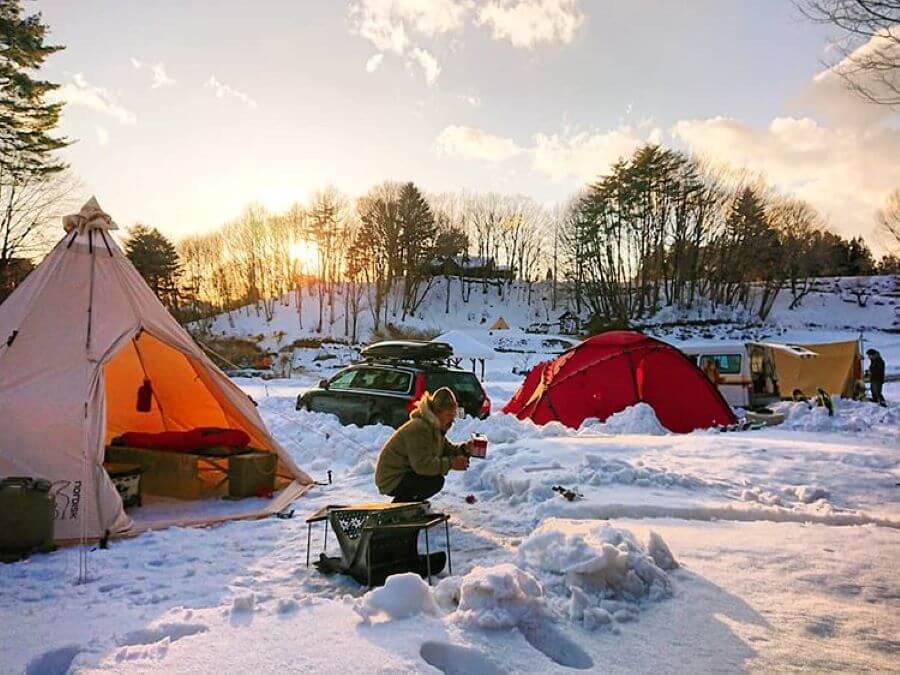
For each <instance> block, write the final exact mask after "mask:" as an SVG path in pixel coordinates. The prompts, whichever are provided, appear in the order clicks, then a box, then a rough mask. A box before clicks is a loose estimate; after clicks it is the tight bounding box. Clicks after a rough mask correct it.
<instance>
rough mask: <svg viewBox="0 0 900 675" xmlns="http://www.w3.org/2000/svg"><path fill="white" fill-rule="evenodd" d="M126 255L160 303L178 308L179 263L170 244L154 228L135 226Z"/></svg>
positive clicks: (129, 234)
mask: <svg viewBox="0 0 900 675" xmlns="http://www.w3.org/2000/svg"><path fill="white" fill-rule="evenodd" d="M125 254H126V255H127V256H128V259H129V260H130V261H131V263H132V264H133V265H134V266H135V268H136V269H137V271H138V272H139V273H140V275H141V276H142V277H144V280H145V281H146V282H147V284H148V285H149V286H150V288H152V289H153V292H154V293H156V296H157V297H158V298H159V299H160V300H162V302H163V304H164V305H166V307H168V308H170V309H174V308H175V307H177V306H178V278H179V277H180V276H181V261H180V259H179V257H178V251H177V250H175V246H174V245H173V244H172V242H170V241H169V240H168V239H166V237H165V236H163V235H162V233H161V232H160V231H159V230H157V229H156V228H155V227H147V226H146V225H135V226H134V227H133V228H131V229H130V230H129V232H128V241H127V242H126V243H125Z"/></svg>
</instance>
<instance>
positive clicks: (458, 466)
mask: <svg viewBox="0 0 900 675" xmlns="http://www.w3.org/2000/svg"><path fill="white" fill-rule="evenodd" d="M450 468H451V469H453V470H454V471H465V470H466V469H468V468H469V458H468V457H463V456H461V455H460V456H459V457H454V458H453V459H451V460H450Z"/></svg>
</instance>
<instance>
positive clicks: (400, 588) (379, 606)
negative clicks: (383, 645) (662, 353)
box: [353, 572, 437, 623]
mask: <svg viewBox="0 0 900 675" xmlns="http://www.w3.org/2000/svg"><path fill="white" fill-rule="evenodd" d="M353 609H354V611H356V613H357V614H359V615H360V616H361V617H362V618H363V620H364V621H365V622H366V623H369V622H371V620H372V619H373V618H376V617H386V618H387V619H408V618H409V617H411V616H415V615H417V614H423V613H425V614H436V613H437V605H436V604H435V601H434V598H433V597H432V595H431V588H430V587H429V586H428V584H426V583H425V582H424V581H423V580H422V577H420V576H419V575H418V574H413V573H412V572H407V573H405V574H395V575H393V576H390V577H388V578H387V581H386V582H385V584H384V586H382V587H381V588H376V589H374V590H372V591H369V592H368V593H366V594H365V595H364V596H363V597H362V598H360V599H359V600H357V601H356V604H355V605H354V607H353Z"/></svg>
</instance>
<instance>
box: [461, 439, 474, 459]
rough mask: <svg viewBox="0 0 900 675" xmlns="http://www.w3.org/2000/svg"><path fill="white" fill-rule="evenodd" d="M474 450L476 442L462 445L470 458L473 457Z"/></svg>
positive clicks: (467, 442)
mask: <svg viewBox="0 0 900 675" xmlns="http://www.w3.org/2000/svg"><path fill="white" fill-rule="evenodd" d="M474 448H475V442H474V441H466V442H465V443H463V445H462V449H463V452H464V453H466V455H467V456H469V457H471V456H472V450H473V449H474Z"/></svg>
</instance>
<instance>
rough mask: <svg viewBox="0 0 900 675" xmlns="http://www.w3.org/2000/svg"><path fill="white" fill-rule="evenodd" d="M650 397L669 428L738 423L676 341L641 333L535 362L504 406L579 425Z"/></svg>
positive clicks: (597, 340) (592, 341)
mask: <svg viewBox="0 0 900 675" xmlns="http://www.w3.org/2000/svg"><path fill="white" fill-rule="evenodd" d="M640 402H644V403H648V404H650V405H651V406H652V407H653V409H654V411H656V416H657V418H659V421H660V422H661V423H662V424H663V426H665V427H666V428H667V429H670V430H671V431H676V432H680V433H687V432H689V431H693V430H694V429H700V428H706V427H712V426H716V425H722V424H734V423H735V422H736V421H737V420H736V419H735V416H734V413H733V412H732V411H731V408H730V407H729V406H728V404H727V403H726V402H725V399H723V398H722V395H721V394H720V393H719V390H718V388H716V386H715V385H713V384H712V383H711V382H710V381H709V380H708V379H707V378H706V376H705V375H704V374H703V372H702V371H701V370H700V369H699V368H698V367H697V366H696V365H695V364H694V363H693V361H691V360H690V359H689V358H688V357H686V356H685V355H684V354H682V353H681V352H680V351H678V350H677V349H676V348H675V347H673V346H671V345H668V344H666V343H665V342H660V341H659V340H655V339H653V338H651V337H647V336H646V335H642V334H641V333H634V332H631V331H612V332H609V333H603V334H602V335H597V336H594V337H592V338H589V339H588V340H585V341H584V342H582V343H581V344H580V345H578V346H577V347H573V348H572V349H570V350H569V351H567V352H566V353H564V354H562V355H561V356H559V357H558V358H556V359H554V360H553V361H546V362H544V363H539V364H538V365H537V366H535V367H534V368H533V369H532V370H531V372H530V373H528V375H527V377H526V378H525V382H524V383H522V386H521V387H519V389H518V391H516V393H515V394H514V395H513V397H512V398H511V399H510V401H509V403H507V404H506V406H505V407H504V408H503V412H505V413H510V414H512V415H515V416H516V417H518V418H519V419H525V418H531V420H532V421H534V422H536V423H537V424H546V423H547V422H552V421H554V420H557V421H559V422H562V423H563V424H565V425H566V426H568V427H573V428H577V427H579V426H580V425H581V423H582V422H584V420H586V419H587V418H589V417H596V418H597V419H600V420H605V419H606V418H607V417H609V416H610V415H612V414H614V413H617V412H619V411H621V410H624V409H625V408H627V407H628V406H631V405H634V404H635V403H640Z"/></svg>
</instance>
